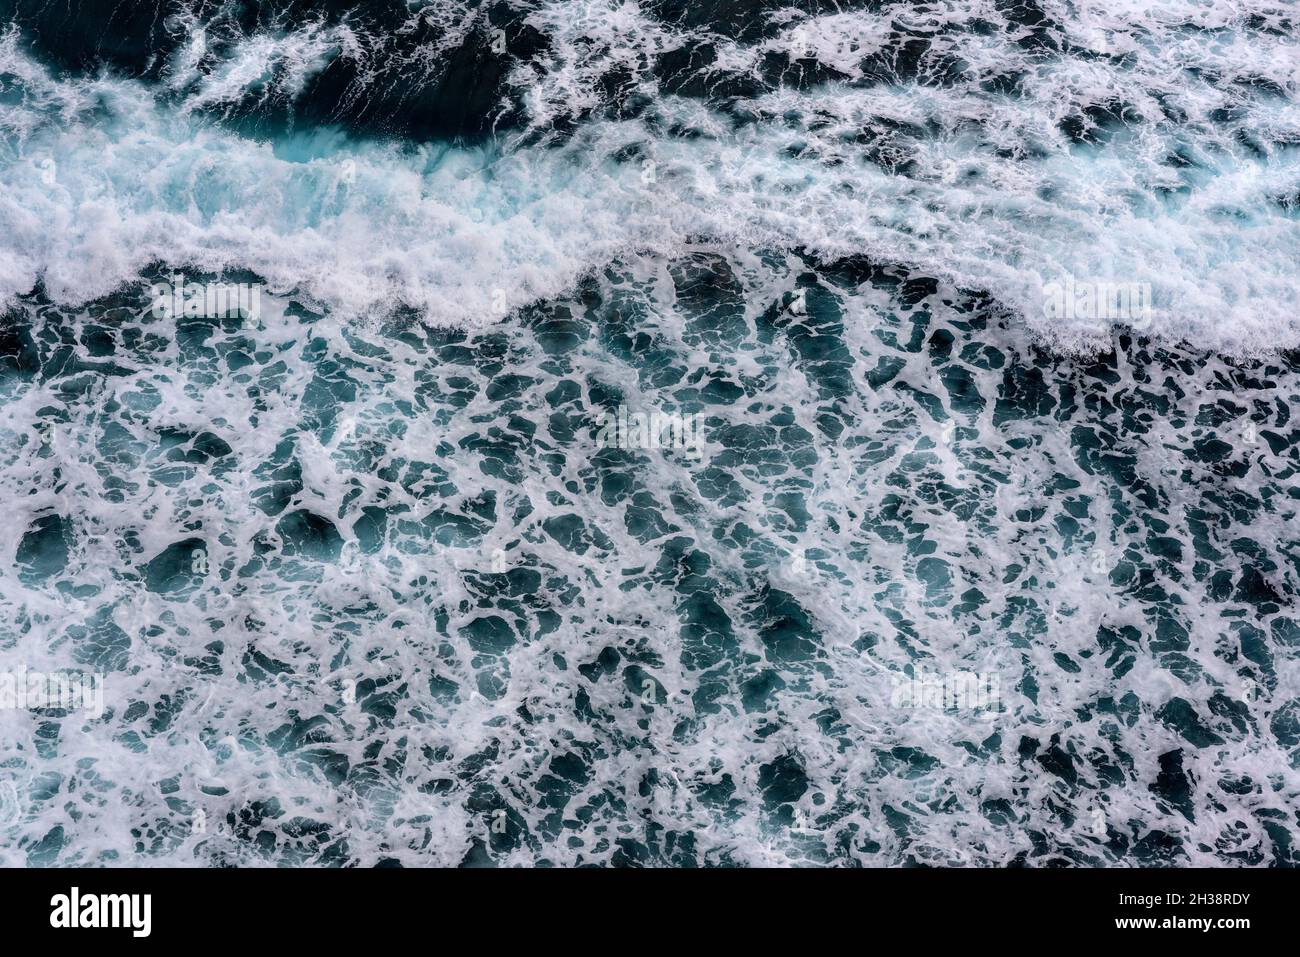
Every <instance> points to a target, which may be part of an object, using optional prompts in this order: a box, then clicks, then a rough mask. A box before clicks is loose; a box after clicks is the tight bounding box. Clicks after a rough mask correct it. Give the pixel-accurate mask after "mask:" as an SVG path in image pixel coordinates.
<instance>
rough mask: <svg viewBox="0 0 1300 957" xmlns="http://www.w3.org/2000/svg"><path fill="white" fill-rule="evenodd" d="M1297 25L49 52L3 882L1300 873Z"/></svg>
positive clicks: (504, 25) (556, 37)
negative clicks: (73, 868) (546, 872)
mask: <svg viewBox="0 0 1300 957" xmlns="http://www.w3.org/2000/svg"><path fill="white" fill-rule="evenodd" d="M1298 10H1300V8H1298V7H1297V5H1296V4H1295V3H1293V2H1272V0H1233V2H1227V0H1205V2H1172V0H1168V2H1159V3H1136V2H1134V3H1129V2H1108V3H1104V4H1103V3H1100V2H1098V3H1065V2H1048V0H945V2H940V3H921V4H911V3H884V2H863V3H860V2H848V0H845V2H838V3H832V2H811V0H784V2H780V3H777V2H765V0H750V2H742V0H700V2H694V3H683V2H677V0H639V2H636V0H569V2H556V0H499V2H484V3H476V2H471V0H463V2H462V0H436V2H432V3H418V2H413V3H404V2H399V0H375V2H371V3H366V4H355V5H352V4H348V3H343V2H325V0H318V2H287V0H275V2H272V0H267V2H256V0H245V2H235V0H225V2H200V0H162V2H159V3H156V4H139V5H132V4H119V3H116V2H108V0H104V2H99V0H71V2H69V3H62V4H51V3H47V2H45V0H30V2H29V0H0V501H3V503H4V505H5V509H6V512H7V513H8V521H5V522H4V523H3V525H2V526H0V742H2V743H3V749H2V750H0V864H5V865H24V864H26V865H52V864H58V865H108V864H128V865H145V864H180V865H190V866H195V865H200V866H223V865H241V866H283V865H310V866H374V865H393V864H399V865H402V866H421V865H443V866H456V865H463V866H493V865H495V866H519V865H548V866H576V865H604V866H608V865H615V866H774V865H799V866H815V865H833V866H856V865H866V866H907V865H912V866H914V865H967V866H993V865H999V866H1000V865H1026V866H1063V865H1105V866H1155V865H1193V864H1194V865H1229V866H1291V865H1295V864H1297V863H1300V846H1297V843H1296V842H1297V837H1300V673H1298V668H1300V662H1298V661H1297V658H1298V657H1300V612H1298V611H1297V608H1296V595H1297V590H1298V587H1300V520H1298V519H1297V510H1298V509H1300V456H1298V455H1297V443H1298V442H1300V426H1297V424H1296V422H1295V421H1293V410H1295V409H1296V408H1297V402H1300V312H1298V311H1297V294H1298V293H1300V99H1298V97H1300V13H1298ZM182 277H183V278H182ZM1098 283H1114V284H1122V285H1124V287H1125V288H1126V289H1129V288H1131V289H1133V290H1140V291H1141V296H1140V297H1137V298H1133V299H1132V300H1131V301H1129V300H1126V305H1125V307H1124V308H1121V309H1120V310H1119V314H1115V311H1114V310H1113V309H1112V311H1111V313H1109V314H1108V313H1105V312H1104V311H1103V312H1101V313H1098V312H1097V311H1090V309H1089V307H1088V306H1087V305H1086V299H1083V298H1081V297H1082V295H1083V294H1082V293H1080V294H1079V296H1078V297H1076V295H1075V292H1076V290H1085V289H1095V288H1097V284H1098ZM175 288H179V289H180V290H181V294H180V295H179V296H178V297H176V298H173V296H172V295H171V290H173V289H175ZM218 288H220V289H221V290H222V291H223V292H224V291H225V290H226V289H228V288H229V289H232V290H233V289H236V288H238V289H239V290H241V291H242V292H244V293H245V297H244V300H243V302H244V308H243V309H232V310H229V311H227V310H225V309H221V310H218V311H219V312H220V313H221V314H213V313H214V310H213V309H212V308H210V307H211V303H212V301H214V300H213V299H212V295H211V293H210V292H209V291H210V290H215V289H218ZM1061 289H1068V290H1069V293H1068V294H1067V295H1066V296H1065V297H1063V298H1056V299H1054V293H1053V290H1057V291H1059V290H1061ZM204 293H209V295H208V301H204V298H203V296H204ZM1135 296H1136V292H1135ZM1053 303H1055V305H1053ZM1081 303H1084V304H1081ZM187 306H188V307H189V308H187ZM1130 307H1131V308H1130ZM665 417H668V418H667V419H665ZM664 421H669V422H672V423H674V426H675V427H674V428H671V429H668V430H664V431H662V432H661V430H660V428H659V426H660V425H662V424H663V422H664ZM33 674H39V675H63V676H65V677H68V678H71V677H72V676H77V677H78V678H79V679H84V680H85V681H87V682H89V684H87V685H86V686H85V687H86V688H87V689H88V690H89V689H90V688H91V687H92V686H93V688H95V689H97V690H96V694H97V696H98V697H95V696H93V695H91V694H89V693H87V694H86V695H85V697H84V700H82V699H78V698H76V697H73V698H64V699H59V700H53V699H50V698H49V697H46V698H45V699H41V698H40V695H39V694H38V695H35V696H33V694H31V693H29V694H27V695H26V696H24V695H23V694H22V693H21V689H22V688H24V687H26V686H28V682H27V679H28V678H29V677H30V676H31V675H33ZM6 676H8V679H7V677H6ZM6 680H8V684H6ZM41 687H46V686H45V685H41ZM24 697H25V700H24Z"/></svg>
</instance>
